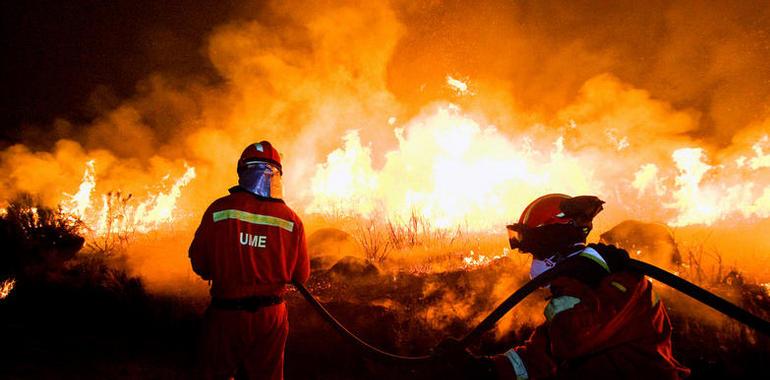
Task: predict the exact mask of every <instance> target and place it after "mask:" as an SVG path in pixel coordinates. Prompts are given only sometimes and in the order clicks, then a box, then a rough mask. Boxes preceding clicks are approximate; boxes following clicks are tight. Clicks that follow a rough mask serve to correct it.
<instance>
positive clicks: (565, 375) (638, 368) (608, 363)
mask: <svg viewBox="0 0 770 380" xmlns="http://www.w3.org/2000/svg"><path fill="white" fill-rule="evenodd" d="M605 248H606V247H605V246H593V245H592V246H590V247H589V248H588V249H587V251H583V252H581V253H580V254H578V255H575V256H573V257H571V258H568V259H566V260H565V261H564V262H562V263H559V264H558V265H569V266H571V267H572V268H571V270H568V271H567V273H568V274H567V275H564V276H562V277H559V278H557V279H555V280H554V281H553V282H552V283H551V286H550V290H551V293H552V295H553V297H552V298H551V299H550V301H549V303H548V305H547V306H546V310H545V315H546V319H547V321H546V322H545V323H544V324H542V325H541V326H539V327H538V328H537V329H536V330H535V332H534V333H533V334H532V336H531V337H530V339H529V340H528V341H527V342H526V343H525V344H524V345H523V346H519V347H516V348H514V349H511V350H510V351H508V352H507V353H505V354H503V355H498V356H494V357H492V359H493V360H494V362H495V367H496V372H497V373H498V376H499V377H500V378H501V379H517V375H518V378H529V379H533V380H534V379H592V380H595V379H655V380H664V379H679V378H683V377H685V376H687V375H688V374H689V370H688V369H687V368H684V367H683V366H681V365H680V364H679V363H678V362H677V361H676V359H674V357H673V355H672V353H671V324H670V322H669V319H668V315H667V313H666V309H665V307H664V306H663V302H662V301H661V300H660V299H659V298H658V297H657V295H656V294H655V293H654V292H653V290H652V283H650V281H649V280H647V279H645V278H644V277H643V276H641V275H638V274H635V273H631V272H628V271H623V270H622V269H620V270H616V269H615V268H613V267H612V263H613V262H615V261H614V260H613V258H611V257H608V256H611V255H612V254H613V251H612V249H605ZM608 263H610V264H608ZM524 373H526V375H527V377H524V376H522V374H524Z"/></svg>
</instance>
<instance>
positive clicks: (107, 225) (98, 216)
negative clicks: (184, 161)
mask: <svg viewBox="0 0 770 380" xmlns="http://www.w3.org/2000/svg"><path fill="white" fill-rule="evenodd" d="M94 165H95V163H94V160H91V161H88V162H87V163H86V170H85V172H84V174H83V181H82V182H81V184H80V187H79V190H78V192H77V193H75V194H74V195H69V194H67V193H65V194H64V198H65V200H64V201H63V202H62V210H63V211H64V212H65V213H68V214H71V215H73V216H75V217H77V218H79V219H81V220H82V221H83V222H84V223H85V224H86V225H87V226H89V227H90V228H91V229H92V230H93V231H94V232H95V233H96V235H97V236H99V235H104V234H107V233H110V232H115V231H136V232H141V233H146V232H149V231H151V230H154V229H157V228H160V227H161V226H162V225H164V224H167V223H170V222H172V221H173V220H174V211H175V209H176V202H177V200H178V199H179V197H180V196H181V195H182V188H183V187H184V186H186V185H187V184H189V183H190V181H192V180H193V179H194V178H195V168H194V167H190V166H187V165H185V167H186V171H185V173H184V174H183V175H182V176H181V177H180V178H179V179H177V180H176V181H175V183H174V184H173V185H172V186H171V189H169V190H168V191H167V192H159V193H157V194H149V195H147V199H146V200H145V201H143V202H141V203H139V204H138V205H136V206H132V205H129V204H128V203H127V202H128V199H129V198H130V196H129V197H127V198H124V199H120V195H119V193H116V194H117V195H116V196H114V195H113V193H110V194H109V195H102V204H101V208H99V209H98V210H97V209H96V207H95V206H94V205H93V204H92V202H91V195H92V194H93V192H94V190H95V188H96V180H95V176H94ZM167 178H168V176H166V178H164V179H167ZM120 203H123V204H120ZM116 208H119V210H116Z"/></svg>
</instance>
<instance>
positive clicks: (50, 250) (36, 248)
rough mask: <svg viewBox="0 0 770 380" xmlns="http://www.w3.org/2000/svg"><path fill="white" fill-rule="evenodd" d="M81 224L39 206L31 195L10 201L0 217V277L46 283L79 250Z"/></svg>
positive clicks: (80, 244) (80, 245)
mask: <svg viewBox="0 0 770 380" xmlns="http://www.w3.org/2000/svg"><path fill="white" fill-rule="evenodd" d="M81 227H82V223H81V222H80V221H79V220H77V219H75V218H70V217H67V216H66V215H64V214H63V213H62V212H61V211H60V210H57V209H51V208H48V207H45V206H42V205H41V204H40V203H39V202H38V201H36V200H35V199H34V198H33V197H32V196H31V195H28V194H23V195H20V196H18V197H17V198H16V199H15V200H13V201H12V202H11V203H10V204H9V206H8V208H7V209H6V212H5V214H4V215H2V216H0V245H2V247H3V250H2V251H1V253H0V276H5V277H15V278H17V279H19V280H20V281H48V280H52V279H53V278H52V277H56V276H58V275H60V274H61V273H62V270H63V269H64V263H66V262H67V261H69V260H70V259H72V258H73V257H74V256H75V254H77V253H78V251H80V249H81V248H83V244H84V243H85V239H84V238H83V237H82V236H80V235H79V234H78V232H77V231H78V230H79V229H80V228H81Z"/></svg>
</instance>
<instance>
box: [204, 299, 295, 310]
mask: <svg viewBox="0 0 770 380" xmlns="http://www.w3.org/2000/svg"><path fill="white" fill-rule="evenodd" d="M282 302H283V297H280V296H254V297H246V298H212V299H211V307H213V308H214V309H220V310H242V311H257V310H259V309H261V308H263V307H266V306H272V305H277V304H279V303H282Z"/></svg>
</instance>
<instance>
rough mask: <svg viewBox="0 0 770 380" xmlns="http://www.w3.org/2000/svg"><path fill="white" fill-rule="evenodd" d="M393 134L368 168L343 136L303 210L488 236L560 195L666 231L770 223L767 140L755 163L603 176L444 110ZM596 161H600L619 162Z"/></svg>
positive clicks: (621, 143)
mask: <svg viewBox="0 0 770 380" xmlns="http://www.w3.org/2000/svg"><path fill="white" fill-rule="evenodd" d="M572 128H576V127H575V126H573V127H572ZM394 133H395V137H396V139H397V140H398V147H397V148H396V149H395V150H392V151H390V152H387V153H386V154H385V157H384V158H385V164H384V166H383V167H382V168H380V169H375V168H374V167H373V158H372V149H371V147H370V146H368V145H365V144H364V143H363V142H362V141H361V138H360V136H359V133H358V131H356V130H353V131H348V133H347V134H345V136H344V137H343V146H342V147H340V148H339V149H337V150H335V151H333V152H332V153H331V154H329V155H328V156H327V158H326V162H324V163H323V164H320V165H318V167H317V169H316V172H315V175H314V177H313V178H312V186H311V193H312V201H311V202H310V204H309V206H308V207H307V209H306V211H307V212H309V213H320V214H331V215H359V216H364V217H371V216H372V215H373V214H377V215H382V216H384V217H386V218H387V219H389V220H391V221H396V222H399V221H404V220H407V219H408V218H409V216H410V215H413V213H415V212H416V213H417V214H418V215H419V216H420V217H422V218H425V219H428V220H431V221H432V222H433V225H434V226H437V227H439V228H451V227H454V226H465V227H468V228H469V230H471V231H485V230H491V229H499V228H500V227H501V226H502V225H503V224H505V223H507V222H509V221H510V220H511V219H512V218H515V217H516V216H518V214H519V213H520V212H521V210H522V209H523V208H524V206H526V204H527V202H529V201H530V200H532V199H535V198H536V197H537V196H540V195H542V194H545V193H549V192H561V193H567V194H598V195H602V196H603V197H610V198H612V197H614V199H613V201H614V202H617V203H616V204H639V203H640V202H641V200H642V199H644V200H647V201H648V202H645V203H648V204H652V205H657V206H656V207H653V208H654V209H657V211H656V212H658V213H659V214H660V215H663V218H664V221H667V222H668V223H669V224H670V225H673V226H686V225H693V224H706V225H710V224H713V223H715V222H717V221H720V220H724V219H727V218H767V217H769V216H770V176H768V175H767V174H768V171H767V170H766V169H767V168H770V153H765V151H766V150H768V138H767V136H764V137H762V138H761V139H760V140H759V141H758V142H757V143H756V144H754V145H753V146H752V148H751V152H752V153H753V154H749V155H743V156H740V157H738V158H737V159H735V160H734V163H729V164H722V165H711V164H708V163H707V156H706V154H705V153H704V149H703V148H699V147H696V148H679V149H675V150H674V151H673V152H672V153H671V158H672V161H670V162H669V163H668V165H666V164H665V163H663V164H656V163H642V164H641V165H640V166H637V169H636V170H633V169H632V170H630V171H626V172H623V171H622V170H618V174H619V175H621V176H609V175H606V174H603V173H598V172H597V171H595V170H594V168H596V167H597V162H596V160H597V156H596V155H595V154H594V155H590V156H589V155H586V154H585V153H582V152H580V151H577V152H573V151H570V150H568V149H566V148H565V142H564V138H563V137H557V138H556V139H555V141H554V140H551V141H550V142H548V141H546V142H542V141H540V142H537V143H536V142H535V141H534V140H533V139H532V138H530V137H528V136H515V137H509V136H506V135H504V134H503V133H502V132H501V131H499V130H498V129H497V128H496V127H494V126H483V125H481V124H480V123H479V122H478V121H476V120H475V119H473V118H472V117H470V116H468V115H466V114H464V113H463V112H462V110H461V109H460V108H459V107H458V106H455V105H451V104H450V105H444V106H439V107H437V108H436V109H435V110H434V111H433V112H431V113H427V114H425V115H422V116H419V117H417V118H415V119H413V120H411V121H410V122H408V123H407V124H406V125H405V126H404V127H403V128H396V129H395V130H394ZM606 137H607V138H608V141H609V142H610V143H611V144H614V146H615V150H616V151H623V150H626V149H630V148H629V146H630V143H629V140H628V138H627V137H626V136H619V135H618V134H617V132H616V131H612V130H611V131H609V132H607V133H606ZM600 154H603V155H604V156H601V155H600V156H599V157H598V159H599V160H600V161H606V162H608V163H611V162H613V160H616V159H615V158H614V157H612V156H611V155H608V154H610V153H600ZM617 163H618V165H621V166H622V165H627V163H624V162H622V161H617ZM621 166H618V168H619V167H621ZM616 170H617V169H616ZM763 170H764V171H763ZM622 175H626V176H628V177H625V178H624V177H622ZM624 183H627V184H629V185H630V186H623V184H624ZM616 184H620V185H616ZM637 217H638V216H637Z"/></svg>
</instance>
